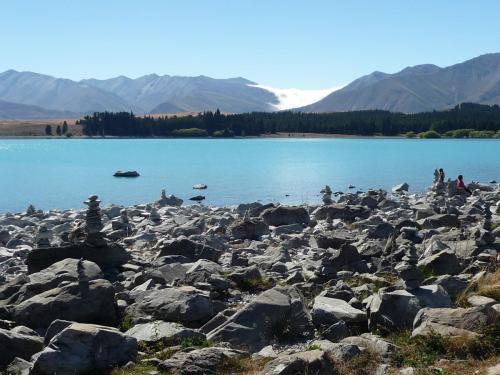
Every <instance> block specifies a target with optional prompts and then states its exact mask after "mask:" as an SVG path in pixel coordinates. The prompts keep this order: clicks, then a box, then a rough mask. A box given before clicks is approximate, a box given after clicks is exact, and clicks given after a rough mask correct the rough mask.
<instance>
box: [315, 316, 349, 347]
mask: <svg viewBox="0 0 500 375" xmlns="http://www.w3.org/2000/svg"><path fill="white" fill-rule="evenodd" d="M349 334H350V331H349V327H348V326H347V324H346V322H344V321H343V320H339V321H338V322H337V323H335V324H332V325H331V326H330V327H328V328H327V329H326V330H324V331H323V332H322V336H323V337H324V338H325V339H327V340H330V341H332V342H338V341H340V340H342V339H343V338H345V337H347V336H349Z"/></svg>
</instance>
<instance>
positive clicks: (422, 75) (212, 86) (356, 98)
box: [0, 53, 500, 119]
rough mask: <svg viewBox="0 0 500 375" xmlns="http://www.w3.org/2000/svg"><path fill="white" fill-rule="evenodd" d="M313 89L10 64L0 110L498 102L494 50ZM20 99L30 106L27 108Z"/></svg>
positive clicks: (498, 60) (325, 108) (420, 107)
mask: <svg viewBox="0 0 500 375" xmlns="http://www.w3.org/2000/svg"><path fill="white" fill-rule="evenodd" d="M306 91H309V92H308V93H306ZM314 91H315V90H294V89H276V88H272V87H270V86H264V85H260V84H257V83H255V82H252V81H250V80H247V79H245V78H241V77H237V78H228V79H215V78H210V77H206V76H197V77H181V76H169V75H163V76H160V75H157V74H149V75H145V76H142V77H139V78H136V79H132V78H128V77H125V76H118V77H115V78H110V79H104V80H99V79H84V80H81V81H73V80H70V79H63V78H55V77H52V76H49V75H44V74H38V73H32V72H18V71H15V70H8V71H6V72H3V73H0V101H3V102H2V110H1V111H0V118H9V119H10V118H19V117H17V116H21V118H34V117H33V116H35V115H36V113H38V114H40V115H41V116H42V115H44V113H45V115H46V116H49V117H54V116H56V117H58V115H59V113H73V114H74V115H75V116H81V115H83V114H87V113H92V112H102V111H112V112H116V111H133V112H135V113H137V114H148V113H152V114H153V113H175V112H202V111H207V110H215V109H217V108H218V109H220V110H221V111H222V112H227V113H241V112H271V111H277V110H289V109H291V108H290V107H292V106H296V105H305V104H307V103H312V102H313V101H314V100H318V99H319V98H322V99H320V100H319V101H316V102H315V103H313V104H309V105H307V106H302V107H299V108H296V109H294V110H296V111H303V112H336V111H354V110H370V109H382V110H388V111H392V112H404V113H416V112H424V111H432V110H442V109H447V108H451V107H453V106H455V105H457V104H459V103H463V102H470V103H479V104H500V53H493V54H487V55H482V56H479V57H476V58H474V59H471V60H467V61H465V62H463V63H459V64H455V65H452V66H449V67H445V68H441V67H438V66H436V65H432V64H424V65H416V66H413V67H407V68H405V69H403V70H401V71H400V72H398V73H394V74H389V73H383V72H379V71H375V72H373V73H371V74H369V75H366V76H363V77H360V78H358V79H356V80H354V81H353V82H351V83H350V84H348V85H346V86H344V87H343V88H341V89H338V90H334V89H332V90H316V92H314ZM332 91H333V92H332ZM328 93H330V94H328ZM311 99H312V100H311ZM6 103H8V104H6ZM290 103H293V104H292V105H291V104H290ZM14 104H17V105H18V106H17V107H16V106H14ZM22 105H25V106H28V107H26V115H23V111H22V107H21V106H22ZM29 106H31V107H29ZM35 107H36V108H35ZM44 111H45V112H44Z"/></svg>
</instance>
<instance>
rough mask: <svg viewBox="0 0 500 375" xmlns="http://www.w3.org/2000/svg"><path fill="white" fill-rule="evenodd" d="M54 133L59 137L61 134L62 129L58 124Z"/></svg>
mask: <svg viewBox="0 0 500 375" xmlns="http://www.w3.org/2000/svg"><path fill="white" fill-rule="evenodd" d="M56 133H57V135H58V136H59V137H60V136H61V134H62V130H61V127H60V126H59V125H57V128H56Z"/></svg>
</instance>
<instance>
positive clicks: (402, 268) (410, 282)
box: [396, 246, 423, 290]
mask: <svg viewBox="0 0 500 375" xmlns="http://www.w3.org/2000/svg"><path fill="white" fill-rule="evenodd" d="M417 262H418V255H417V249H416V248H415V247H414V246H409V247H408V248H407V250H406V252H405V256H404V257H403V259H402V262H401V263H399V264H398V265H397V266H396V271H397V272H398V274H399V277H400V278H401V279H403V285H404V287H405V289H406V290H414V289H417V288H418V287H419V286H420V283H421V281H422V279H423V276H422V273H421V272H420V271H419V269H418V268H417Z"/></svg>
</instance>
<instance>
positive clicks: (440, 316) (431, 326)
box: [412, 305, 499, 336]
mask: <svg viewBox="0 0 500 375" xmlns="http://www.w3.org/2000/svg"><path fill="white" fill-rule="evenodd" d="M498 318H499V312H498V311H496V310H495V309H494V308H493V307H491V306H488V305H483V306H477V307H470V308H455V309H452V308H435V309H432V308H425V309H422V310H420V311H419V312H418V314H417V315H416V317H415V320H414V323H413V333H412V336H418V335H425V334H428V333H431V332H437V333H439V334H441V335H452V336H463V335H469V336H472V335H474V334H476V333H477V332H478V331H479V330H480V329H482V328H483V327H485V326H487V325H489V324H492V323H494V322H495V321H496V320H497V319H498Z"/></svg>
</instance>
